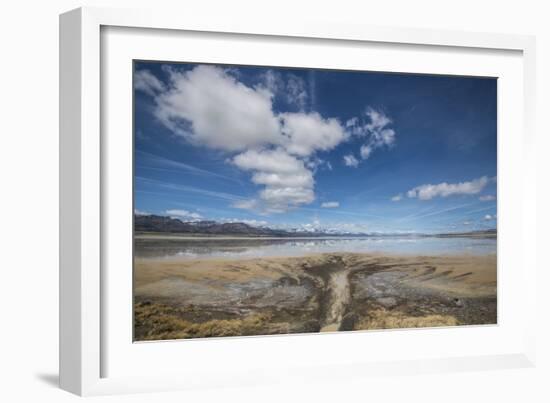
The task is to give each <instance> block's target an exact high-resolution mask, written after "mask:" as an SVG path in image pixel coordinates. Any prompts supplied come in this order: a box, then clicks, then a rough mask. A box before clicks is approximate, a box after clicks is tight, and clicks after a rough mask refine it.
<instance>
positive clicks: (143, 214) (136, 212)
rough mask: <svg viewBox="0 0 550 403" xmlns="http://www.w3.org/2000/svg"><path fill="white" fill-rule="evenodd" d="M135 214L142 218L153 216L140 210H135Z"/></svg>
mask: <svg viewBox="0 0 550 403" xmlns="http://www.w3.org/2000/svg"><path fill="white" fill-rule="evenodd" d="M134 214H135V215H141V216H146V215H151V213H148V212H147V211H142V210H138V209H134Z"/></svg>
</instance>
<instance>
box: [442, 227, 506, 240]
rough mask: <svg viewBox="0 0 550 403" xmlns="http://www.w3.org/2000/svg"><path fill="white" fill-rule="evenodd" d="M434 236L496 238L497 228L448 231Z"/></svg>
mask: <svg viewBox="0 0 550 403" xmlns="http://www.w3.org/2000/svg"><path fill="white" fill-rule="evenodd" d="M436 236H438V237H442V238H458V237H469V238H496V236H497V230H496V229H487V230H479V231H470V232H449V233H445V234H437V235H436Z"/></svg>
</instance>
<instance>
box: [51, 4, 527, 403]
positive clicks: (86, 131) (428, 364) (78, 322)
mask: <svg viewBox="0 0 550 403" xmlns="http://www.w3.org/2000/svg"><path fill="white" fill-rule="evenodd" d="M101 26H122V27H136V28H156V29H178V30H188V31H197V32H222V33H239V34H254V35H269V36H288V37H302V38H322V39H339V40H354V41H374V42H382V43H401V44H420V45H434V46H452V47H469V48H479V49H502V50H519V51H522V52H523V61H524V91H525V104H524V134H523V139H524V145H525V150H524V164H525V165H524V172H525V173H526V177H525V178H524V183H525V188H524V189H523V192H522V193H521V195H522V197H523V211H522V216H523V217H524V221H523V225H524V232H523V233H524V234H535V233H536V215H535V208H536V201H535V200H536V198H535V196H536V195H535V186H536V164H535V159H534V155H535V152H536V148H535V130H534V128H535V123H534V118H535V116H534V115H535V39H534V37H531V36H521V35H507V34H489V33H470V32H458V31H444V30H421V29H411V28H388V27H372V26H364V25H354V24H348V23H345V24H344V23H327V22H320V21H317V22H315V21H301V22H300V23H299V24H295V23H293V22H288V21H285V22H281V21H271V22H270V21H269V20H266V21H263V20H262V21H255V20H251V19H250V20H246V22H245V21H243V20H231V19H218V20H216V19H212V18H209V19H206V18H197V16H195V15H188V14H183V15H182V14H180V13H170V12H159V11H152V10H135V9H134V10H130V9H129V10H122V9H105V8H80V9H77V10H73V11H69V12H67V13H65V14H62V15H61V16H60V329H59V332H60V385H61V387H62V388H63V389H65V390H68V391H70V392H73V393H76V394H79V395H97V394H112V393H128V392H140V391H143V392H144V391H162V390H169V389H185V388H193V387H200V386H201V385H200V384H195V383H194V382H192V381H191V382H185V380H183V379H180V378H177V377H166V378H163V379H162V380H159V379H148V378H146V379H144V378H139V379H138V378H101V377H100V368H101V333H100V323H101V320H100V319H101V313H102V312H101V294H100V293H101V287H100V267H101V253H100V250H101V236H100V189H101V179H100V178H101V145H100V131H101V122H100V27H101ZM533 236H534V235H533ZM523 241H524V242H523V245H522V249H523V252H524V253H523V255H524V262H523V263H524V265H525V267H524V268H523V269H524V270H525V275H526V278H527V281H526V283H527V284H528V287H529V289H528V290H525V294H524V295H525V296H526V297H528V298H529V301H527V303H528V304H529V306H531V307H532V308H533V309H530V310H529V312H533V314H532V317H529V318H528V324H529V325H528V326H527V328H526V329H525V330H526V343H525V350H524V353H523V354H513V355H511V354H510V355H502V356H486V357H474V358H456V359H437V360H429V361H427V360H415V361H409V362H395V363H393V362H392V363H389V364H369V365H366V364H354V368H353V373H355V374H356V376H368V375H370V374H377V375H380V374H385V375H398V374H409V373H413V372H414V373H433V372H442V371H469V370H474V369H475V370H483V369H496V368H503V367H525V366H533V365H534V362H535V361H534V359H535V343H534V340H535V328H536V327H535V317H534V315H535V312H536V309H535V306H536V305H535V298H536V296H535V290H536V277H537V276H536V274H537V273H536V271H537V266H536V260H535V256H536V254H535V252H536V251H535V248H536V246H535V242H529V239H524V240H523ZM323 372H324V373H330V374H331V375H330V377H329V378H327V379H326V380H327V381H328V380H330V379H332V380H334V379H335V378H334V377H335V373H338V371H327V369H326V368H325V369H324V370H323V371H312V373H311V374H310V375H309V378H310V379H312V380H321V379H323V375H322V374H323ZM346 373H349V372H348V371H346ZM296 375H297V374H294V373H293V372H292V370H291V371H289V372H288V373H287V374H286V375H285V377H284V379H283V381H285V382H292V377H293V376H294V379H296ZM300 377H301V381H303V380H304V374H303V373H302V374H300ZM336 377H338V376H337V375H336ZM323 380H325V379H323ZM276 381H277V382H279V381H281V379H279V380H276ZM264 382H268V380H264V379H262V377H261V374H256V375H255V374H251V376H250V380H249V382H247V384H248V383H250V384H257V383H264ZM212 386H216V385H212ZM241 386H244V385H241Z"/></svg>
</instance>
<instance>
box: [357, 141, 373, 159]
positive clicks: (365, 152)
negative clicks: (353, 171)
mask: <svg viewBox="0 0 550 403" xmlns="http://www.w3.org/2000/svg"><path fill="white" fill-rule="evenodd" d="M371 153H372V147H371V146H368V145H365V144H363V145H362V146H361V148H360V149H359V154H360V155H361V158H363V159H364V160H366V159H367V158H369V156H370V155H371Z"/></svg>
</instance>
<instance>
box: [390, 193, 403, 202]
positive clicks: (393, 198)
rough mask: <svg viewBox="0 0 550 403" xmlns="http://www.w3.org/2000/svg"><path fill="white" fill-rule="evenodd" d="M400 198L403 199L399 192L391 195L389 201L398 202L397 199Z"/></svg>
mask: <svg viewBox="0 0 550 403" xmlns="http://www.w3.org/2000/svg"><path fill="white" fill-rule="evenodd" d="M401 199H403V194H401V193H399V194H398V195H395V196H393V197H392V198H391V201H393V202H398V201H401Z"/></svg>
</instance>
